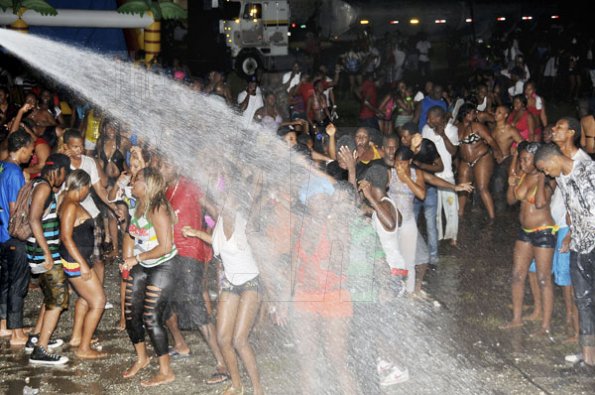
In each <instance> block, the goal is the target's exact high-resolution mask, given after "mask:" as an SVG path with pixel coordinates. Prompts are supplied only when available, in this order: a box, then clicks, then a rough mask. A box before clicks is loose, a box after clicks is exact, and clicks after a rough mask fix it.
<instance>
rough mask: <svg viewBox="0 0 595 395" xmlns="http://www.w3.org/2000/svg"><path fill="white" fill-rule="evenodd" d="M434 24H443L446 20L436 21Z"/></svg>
mask: <svg viewBox="0 0 595 395" xmlns="http://www.w3.org/2000/svg"><path fill="white" fill-rule="evenodd" d="M434 23H438V24H443V23H446V19H436V20H435V21H434Z"/></svg>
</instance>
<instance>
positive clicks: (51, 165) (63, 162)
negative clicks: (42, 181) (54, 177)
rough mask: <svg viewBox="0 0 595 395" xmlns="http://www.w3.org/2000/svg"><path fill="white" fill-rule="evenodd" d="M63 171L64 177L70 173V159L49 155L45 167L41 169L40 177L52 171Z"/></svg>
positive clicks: (64, 156) (58, 155)
mask: <svg viewBox="0 0 595 395" xmlns="http://www.w3.org/2000/svg"><path fill="white" fill-rule="evenodd" d="M60 169H65V171H66V175H68V173H69V171H70V158H69V157H68V156H66V155H64V154H51V155H50V156H48V158H47V159H46V161H45V166H43V169H41V176H42V177H45V176H47V175H48V174H50V173H51V172H53V171H60Z"/></svg>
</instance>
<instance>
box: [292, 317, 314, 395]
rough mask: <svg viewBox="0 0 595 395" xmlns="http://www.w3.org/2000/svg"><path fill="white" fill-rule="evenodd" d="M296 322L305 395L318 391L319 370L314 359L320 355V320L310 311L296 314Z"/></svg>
mask: <svg viewBox="0 0 595 395" xmlns="http://www.w3.org/2000/svg"><path fill="white" fill-rule="evenodd" d="M295 322H296V323H298V322H299V329H297V328H295V326H297V325H294V335H293V337H294V338H295V340H296V345H297V352H298V357H299V358H300V369H301V371H302V372H301V373H302V374H301V379H302V383H301V387H302V393H303V394H304V395H310V394H314V393H315V392H316V390H315V389H316V383H317V382H318V371H317V369H316V364H314V363H312V359H314V358H317V356H318V345H319V344H318V342H319V338H318V337H317V335H316V334H317V333H318V329H319V326H318V322H317V317H316V316H315V315H314V314H310V313H299V314H296V317H295Z"/></svg>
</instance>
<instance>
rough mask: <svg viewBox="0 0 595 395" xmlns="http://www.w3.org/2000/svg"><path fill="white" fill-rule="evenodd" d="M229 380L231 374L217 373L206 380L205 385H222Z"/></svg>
mask: <svg viewBox="0 0 595 395" xmlns="http://www.w3.org/2000/svg"><path fill="white" fill-rule="evenodd" d="M229 379H231V377H230V376H229V374H227V373H222V372H215V373H213V374H212V375H211V377H210V378H208V379H207V380H205V383H207V384H209V385H213V384H221V383H224V382H226V381H227V380H229Z"/></svg>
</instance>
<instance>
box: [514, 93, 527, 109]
mask: <svg viewBox="0 0 595 395" xmlns="http://www.w3.org/2000/svg"><path fill="white" fill-rule="evenodd" d="M517 99H518V100H520V101H521V103H523V106H525V107H527V98H526V97H525V95H524V94H519V95H515V96H514V97H513V98H512V101H513V102H514V101H515V100H517Z"/></svg>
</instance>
